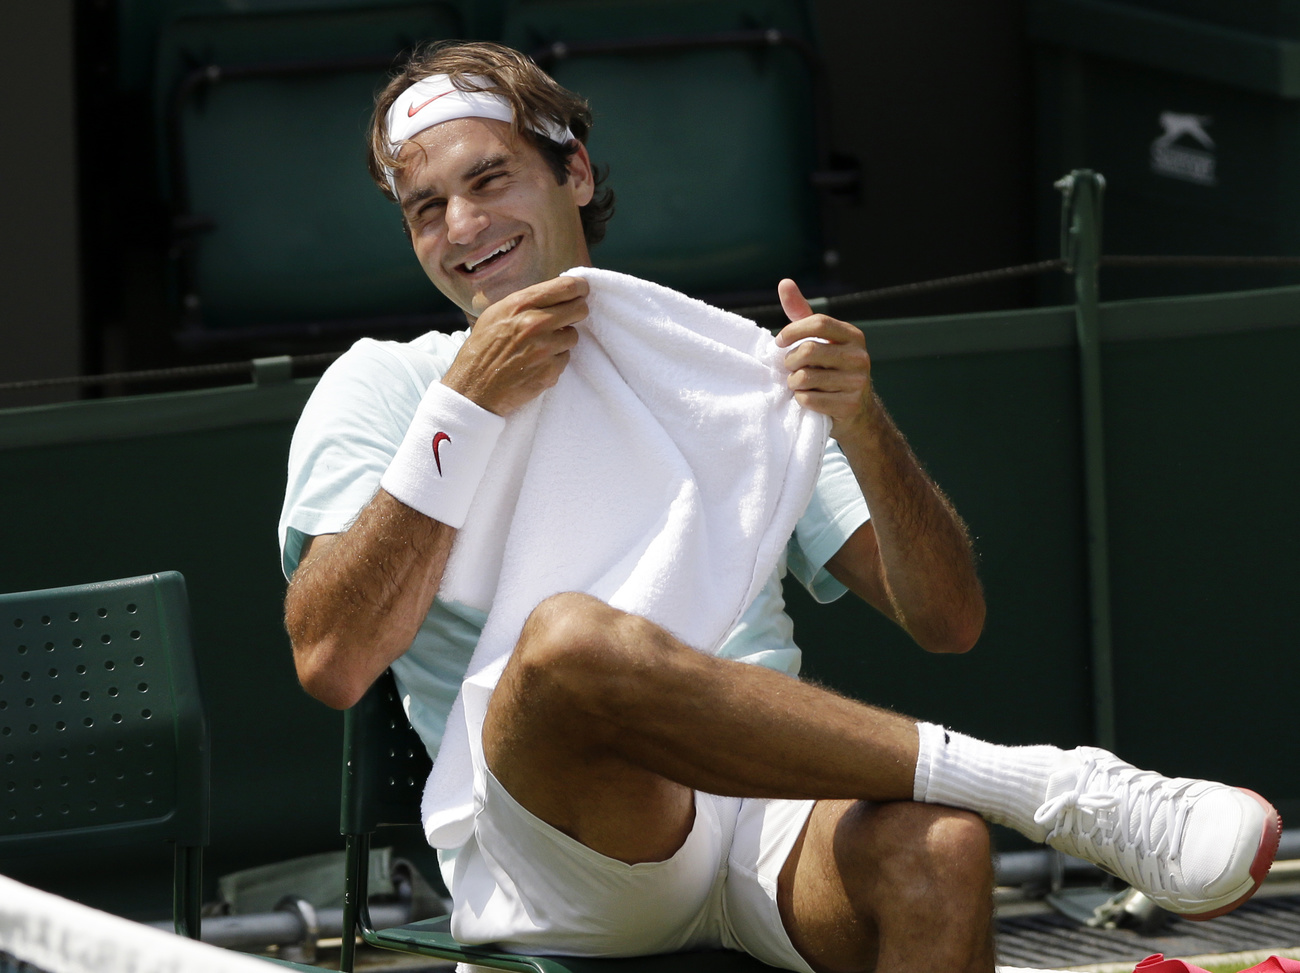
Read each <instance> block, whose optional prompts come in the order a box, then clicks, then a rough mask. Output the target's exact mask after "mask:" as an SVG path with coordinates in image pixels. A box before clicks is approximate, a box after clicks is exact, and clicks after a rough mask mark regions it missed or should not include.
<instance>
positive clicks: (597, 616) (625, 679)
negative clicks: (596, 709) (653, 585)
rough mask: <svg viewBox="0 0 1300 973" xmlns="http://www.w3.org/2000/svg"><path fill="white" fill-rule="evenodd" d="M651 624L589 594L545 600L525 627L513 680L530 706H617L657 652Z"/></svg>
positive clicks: (514, 662)
mask: <svg viewBox="0 0 1300 973" xmlns="http://www.w3.org/2000/svg"><path fill="white" fill-rule="evenodd" d="M651 629H652V626H651V623H649V622H647V621H646V620H645V619H642V618H638V617H637V616H635V615H629V614H627V613H626V612H621V611H619V610H617V609H615V608H611V607H610V606H609V605H607V604H605V603H604V602H603V601H600V600H599V599H597V598H592V597H591V596H589V595H584V594H577V593H572V592H566V593H564V594H559V595H554V596H552V597H550V598H547V599H546V600H545V601H543V602H542V603H541V604H540V605H538V606H537V607H536V608H535V609H533V612H532V613H531V614H530V615H529V617H528V620H527V621H526V622H525V623H524V627H523V631H522V633H521V635H520V638H519V644H518V645H517V646H516V648H515V651H514V653H513V655H512V656H511V659H510V663H509V668H508V671H509V672H510V678H511V680H512V682H514V683H515V684H516V685H518V687H519V688H520V690H521V698H522V699H524V700H526V701H527V702H528V704H529V705H542V706H547V705H555V706H560V707H574V708H578V709H588V708H590V707H592V706H601V705H614V704H615V703H616V699H617V695H618V691H619V688H620V687H621V686H623V685H631V684H632V682H633V681H634V676H633V675H632V673H633V672H634V671H635V670H636V669H637V668H639V667H640V666H641V665H643V664H645V662H646V659H647V657H648V656H649V655H650V654H653V652H654V642H655V640H654V639H653V637H652V632H651V631H650V630H651Z"/></svg>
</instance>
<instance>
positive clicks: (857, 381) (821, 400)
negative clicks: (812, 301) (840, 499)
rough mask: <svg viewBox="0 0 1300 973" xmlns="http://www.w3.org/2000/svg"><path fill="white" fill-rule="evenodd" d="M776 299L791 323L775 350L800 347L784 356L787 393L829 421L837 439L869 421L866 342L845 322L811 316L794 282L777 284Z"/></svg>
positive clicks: (778, 338)
mask: <svg viewBox="0 0 1300 973" xmlns="http://www.w3.org/2000/svg"><path fill="white" fill-rule="evenodd" d="M777 294H778V295H779V296H780V298H781V307H782V309H783V310H784V311H785V313H786V316H787V317H788V318H789V319H790V323H789V324H787V325H786V326H785V327H784V328H783V329H782V330H781V333H780V334H778V335H777V336H776V343H777V345H778V346H779V347H781V348H788V347H790V346H791V345H794V344H795V343H796V342H802V344H799V345H798V347H796V348H794V349H792V350H791V351H790V352H789V353H788V354H787V355H786V356H785V366H786V368H788V369H790V377H789V379H788V380H787V381H788V384H789V386H790V389H791V390H792V391H793V392H794V397H795V400H796V401H797V402H798V403H799V404H800V405H802V406H804V407H805V408H808V409H812V410H813V411H814V412H820V413H822V414H824V415H828V416H830V417H831V420H832V425H831V435H833V436H838V435H839V434H840V433H842V432H843V431H845V430H844V428H843V427H844V426H845V425H846V424H849V423H852V422H853V421H854V420H858V421H861V420H864V419H866V418H868V417H869V416H870V414H871V412H872V410H873V409H874V407H875V399H874V396H873V395H872V391H871V356H870V355H868V354H867V343H866V339H865V338H864V337H863V335H862V332H861V331H860V330H859V329H857V328H855V327H854V326H853V325H851V324H848V323H847V322H844V321H839V320H837V319H835V318H832V317H829V316H827V315H825V314H814V313H813V309H812V307H811V306H810V305H809V304H808V301H807V300H806V299H805V298H804V296H803V293H802V292H801V291H800V290H799V285H798V284H796V283H795V282H794V281H792V280H790V279H788V278H787V279H785V280H783V281H781V283H780V284H779V285H777ZM807 338H813V339H816V340H813V341H807V340H804V339H807Z"/></svg>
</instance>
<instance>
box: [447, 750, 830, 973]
mask: <svg viewBox="0 0 1300 973" xmlns="http://www.w3.org/2000/svg"><path fill="white" fill-rule="evenodd" d="M812 807H813V802H812V801H769V800H741V799H739V798H724V797H714V796H712V795H709V794H701V793H699V792H696V795H695V825H694V827H693V828H692V829H691V833H690V835H689V836H688V837H687V838H686V841H685V843H684V844H683V845H682V847H681V848H679V849H678V851H677V853H676V854H675V855H673V857H672V858H669V859H668V860H666V861H661V862H646V863H643V864H639V865H628V864H625V863H624V862H621V861H617V860H616V859H613V858H607V857H605V856H604V855H601V854H599V853H597V852H595V851H592V850H591V849H590V848H588V847H587V846H586V845H583V844H581V843H580V842H578V841H576V840H575V839H573V838H570V837H569V836H568V835H566V834H562V833H561V832H559V831H557V830H556V829H554V828H552V827H551V826H550V825H548V824H546V823H545V822H544V821H542V820H541V819H539V818H537V817H536V816H534V815H533V814H531V813H530V812H529V811H528V810H526V809H525V808H524V807H523V806H522V805H521V804H519V802H517V801H516V800H515V799H514V798H513V797H511V796H510V794H509V793H508V792H507V791H506V789H505V787H503V786H502V785H501V784H500V783H499V782H498V781H497V779H496V778H495V777H493V776H492V774H491V773H490V772H489V773H488V774H487V786H486V797H485V800H484V805H483V808H482V810H481V811H480V812H479V814H478V816H477V818H476V819H475V826H474V836H473V837H472V838H471V839H470V841H469V843H468V844H466V845H465V846H464V847H463V848H462V849H460V851H459V853H458V854H457V855H456V857H455V862H454V865H453V866H452V868H450V869H448V870H449V871H451V875H450V876H449V878H448V886H449V887H450V889H451V892H452V899H453V901H454V902H455V907H454V909H453V910H452V916H451V931H452V934H453V935H454V936H455V937H456V939H458V940H459V941H460V942H462V943H465V944H467V945H469V944H474V945H478V944H486V943H495V944H496V945H497V946H498V947H499V948H501V949H503V950H506V951H508V952H519V953H535V954H539V955H545V954H551V955H570V956H644V955H651V954H655V953H670V952H676V951H678V950H684V949H699V948H707V947H719V946H721V947H725V948H727V949H736V950H741V951H743V952H746V953H749V954H750V955H752V956H754V957H756V958H758V959H760V960H762V961H763V962H765V963H768V964H770V965H772V966H776V967H779V968H782V969H787V970H799V971H803V973H812V970H811V968H810V967H809V966H808V963H807V961H805V960H804V959H803V957H801V956H800V955H799V954H798V952H796V951H795V948H794V946H793V945H791V943H790V938H789V936H788V935H786V931H785V927H784V926H783V924H782V922H781V916H780V913H779V911H778V909H777V904H776V884H777V877H778V876H779V875H780V872H781V867H782V865H784V863H785V860H786V857H787V856H788V855H789V853H790V849H791V848H792V847H793V846H794V843H795V841H796V840H797V839H798V837H799V834H800V832H801V831H802V829H803V826H804V822H805V821H807V819H808V815H809V813H810V812H811V811H812ZM447 864H449V865H450V864H451V863H450V862H448V863H447Z"/></svg>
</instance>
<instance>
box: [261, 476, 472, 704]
mask: <svg viewBox="0 0 1300 973" xmlns="http://www.w3.org/2000/svg"><path fill="white" fill-rule="evenodd" d="M455 535H456V531H455V529H454V528H451V527H448V526H447V525H445V524H442V523H439V522H438V521H435V520H432V519H430V518H429V517H426V516H425V515H424V514H422V513H419V512H418V511H416V510H413V509H411V508H410V507H408V506H406V505H405V504H403V503H401V502H400V501H398V500H396V499H395V498H393V497H392V496H390V495H389V494H388V493H386V492H384V491H383V490H380V491H379V493H377V494H376V495H375V498H374V499H373V500H371V502H370V503H369V504H368V505H367V506H366V508H365V509H364V510H363V511H362V512H361V515H360V516H359V517H358V518H357V520H356V522H355V523H354V524H353V525H352V526H351V527H349V528H348V529H347V530H346V531H344V532H343V533H340V534H335V535H327V536H324V537H320V538H317V539H316V540H315V542H314V543H313V545H312V548H311V550H310V551H309V552H308V555H307V557H306V558H305V559H304V560H303V562H302V563H301V564H300V565H299V568H298V570H297V571H295V572H294V575H293V579H292V580H291V582H290V584H289V591H288V594H287V595H286V597H285V627H286V629H287V630H288V632H289V638H290V641H291V643H292V644H293V652H294V663H295V665H296V667H297V670H298V678H299V680H300V681H301V682H302V684H303V687H304V688H305V689H306V690H307V691H308V692H309V693H311V695H313V696H315V697H316V698H317V699H320V700H321V701H322V702H324V703H326V704H328V705H330V706H333V707H335V708H338V709H346V708H347V707H349V706H351V705H353V704H354V703H356V702H357V700H359V699H360V698H361V696H362V695H363V694H364V693H365V691H366V690H367V689H368V688H369V687H370V684H371V683H373V682H374V680H375V679H376V678H378V677H379V675H380V674H381V673H382V672H383V671H384V669H386V668H387V667H388V666H389V664H391V663H392V662H393V660H395V659H396V658H398V656H400V655H401V654H402V653H404V652H405V651H406V650H407V649H408V648H409V647H410V645H411V642H412V640H413V639H414V638H415V635H416V632H418V631H419V628H420V625H421V623H422V622H423V621H424V617H425V615H427V614H428V611H429V606H430V605H431V604H432V603H433V597H434V595H435V594H436V593H437V591H438V587H439V585H440V584H441V581H442V572H443V568H444V567H445V566H446V564H447V557H448V555H449V554H450V552H451V543H452V540H453V539H454V538H455Z"/></svg>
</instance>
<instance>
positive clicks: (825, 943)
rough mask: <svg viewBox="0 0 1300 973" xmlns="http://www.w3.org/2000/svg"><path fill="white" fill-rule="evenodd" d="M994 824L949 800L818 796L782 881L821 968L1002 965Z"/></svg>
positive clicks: (802, 947)
mask: <svg viewBox="0 0 1300 973" xmlns="http://www.w3.org/2000/svg"><path fill="white" fill-rule="evenodd" d="M992 886H993V872H992V862H991V856H990V851H989V844H988V831H987V828H986V826H985V825H984V823H983V822H982V821H981V820H980V819H979V818H977V817H976V816H975V815H972V814H969V813H967V812H965V811H958V810H956V809H954V808H949V807H944V806H941V805H931V804H918V803H914V802H912V801H894V802H888V803H883V804H872V803H870V802H866V801H819V802H817V805H816V807H815V808H814V809H813V811H812V813H811V814H810V815H809V817H808V821H807V825H806V826H805V827H804V829H803V830H802V832H801V833H800V834H799V836H798V838H797V840H796V841H795V842H794V843H793V845H792V847H791V849H790V852H789V855H788V856H787V857H786V859H785V860H784V862H783V864H782V867H781V870H780V876H779V879H778V892H777V899H778V905H779V908H780V915H781V922H782V925H783V926H784V928H785V930H786V932H787V934H788V935H789V937H790V940H791V942H792V943H793V944H794V947H795V948H796V949H797V950H798V953H799V955H800V956H802V957H803V958H804V959H805V960H806V962H807V963H808V965H809V966H811V967H812V968H813V969H814V970H831V971H849V970H874V969H877V968H880V969H889V970H895V969H899V970H907V969H912V968H917V969H921V968H931V969H933V968H936V967H940V968H944V969H948V970H951V971H953V973H961V971H967V973H977V971H988V973H992V970H993V940H992V924H993V898H992V893H993V888H992Z"/></svg>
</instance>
